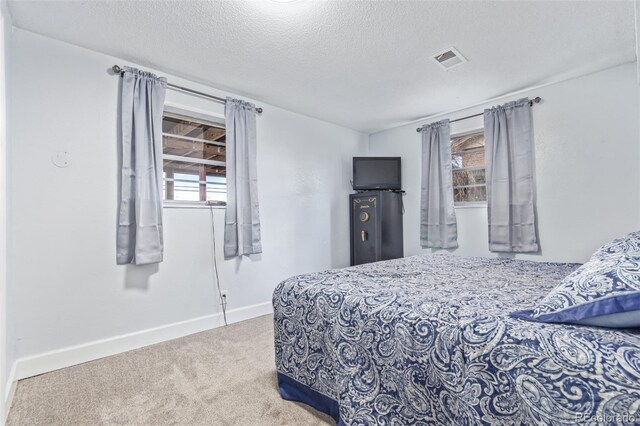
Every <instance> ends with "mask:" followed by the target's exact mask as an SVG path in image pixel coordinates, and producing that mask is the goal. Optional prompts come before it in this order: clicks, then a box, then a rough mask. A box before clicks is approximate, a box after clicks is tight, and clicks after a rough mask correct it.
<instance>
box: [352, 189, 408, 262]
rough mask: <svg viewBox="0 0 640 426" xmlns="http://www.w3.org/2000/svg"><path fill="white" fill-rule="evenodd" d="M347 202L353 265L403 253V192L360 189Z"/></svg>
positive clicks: (391, 257) (396, 256) (393, 257)
mask: <svg viewBox="0 0 640 426" xmlns="http://www.w3.org/2000/svg"><path fill="white" fill-rule="evenodd" d="M349 204H350V210H351V216H350V217H351V265H352V266H353V265H360V264H363V263H370V262H377V261H380V260H389V259H397V258H399V257H402V256H403V248H402V244H403V243H402V241H403V239H402V193H400V192H397V191H367V192H360V193H357V194H351V195H350V196H349Z"/></svg>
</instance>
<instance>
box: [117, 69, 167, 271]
mask: <svg viewBox="0 0 640 426" xmlns="http://www.w3.org/2000/svg"><path fill="white" fill-rule="evenodd" d="M166 84H167V81H166V79H164V78H158V77H156V76H155V75H154V74H151V73H148V72H143V71H140V70H137V69H135V68H128V67H125V70H124V72H123V74H122V109H121V122H122V170H121V174H122V182H121V184H122V188H121V193H120V214H119V221H118V236H117V262H118V264H119V265H124V264H128V263H134V264H136V265H142V264H146V263H158V262H162V254H163V242H162V111H163V107H164V96H165V91H166Z"/></svg>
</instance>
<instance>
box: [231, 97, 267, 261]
mask: <svg viewBox="0 0 640 426" xmlns="http://www.w3.org/2000/svg"><path fill="white" fill-rule="evenodd" d="M225 120H226V128H227V210H226V215H225V227H224V255H225V257H227V258H229V257H234V256H242V255H243V254H255V253H262V244H261V242H260V212H259V209H258V176H257V166H256V112H255V105H253V104H251V103H249V102H245V101H241V100H238V99H231V98H227V103H226V107H225Z"/></svg>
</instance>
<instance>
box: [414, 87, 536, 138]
mask: <svg viewBox="0 0 640 426" xmlns="http://www.w3.org/2000/svg"><path fill="white" fill-rule="evenodd" d="M541 100H542V98H541V97H540V96H536V97H535V98H533V99H532V100H530V101H529V106H533V104H534V103H535V104H537V103H540V101H541ZM482 114H484V112H479V113H477V114H473V115H467V116H466V117H461V118H456V119H455V120H451V121H449V123H455V122H456V121H462V120H467V119H469V118H473V117H480V116H481V115H482ZM421 131H422V127H418V128H417V129H416V132H418V133H420V132H421Z"/></svg>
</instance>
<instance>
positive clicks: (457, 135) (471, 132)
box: [449, 126, 487, 209]
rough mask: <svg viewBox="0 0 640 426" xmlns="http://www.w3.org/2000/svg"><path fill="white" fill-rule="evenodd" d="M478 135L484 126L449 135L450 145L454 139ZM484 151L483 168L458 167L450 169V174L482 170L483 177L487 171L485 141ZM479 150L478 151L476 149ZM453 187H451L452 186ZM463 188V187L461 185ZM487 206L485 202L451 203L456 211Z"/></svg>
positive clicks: (482, 131)
mask: <svg viewBox="0 0 640 426" xmlns="http://www.w3.org/2000/svg"><path fill="white" fill-rule="evenodd" d="M479 133H484V126H483V127H479V128H475V129H470V130H465V131H462V132H456V133H453V134H451V135H449V139H451V140H450V143H451V145H453V140H454V139H456V138H460V137H463V136H469V135H475V134H479ZM483 149H484V150H485V159H484V167H477V166H476V167H460V168H456V169H454V168H453V167H451V173H452V174H453V172H454V171H460V170H481V169H484V170H485V176H486V169H487V157H486V141H485V147H484V148H483ZM478 150H479V149H478ZM453 155H454V153H453V150H452V151H451V163H452V165H453ZM452 186H453V185H452ZM463 186H464V185H463ZM463 186H457V187H454V188H460V187H463ZM468 186H474V187H478V186H484V187H486V186H487V184H486V182H485V183H484V184H479V185H468ZM451 190H452V191H454V189H453V188H452V189H451ZM486 206H487V200H484V201H455V200H454V201H453V207H454V208H456V209H458V208H462V209H465V208H476V207H486Z"/></svg>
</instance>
